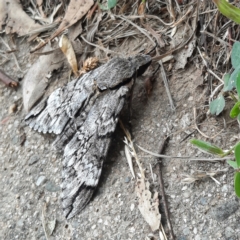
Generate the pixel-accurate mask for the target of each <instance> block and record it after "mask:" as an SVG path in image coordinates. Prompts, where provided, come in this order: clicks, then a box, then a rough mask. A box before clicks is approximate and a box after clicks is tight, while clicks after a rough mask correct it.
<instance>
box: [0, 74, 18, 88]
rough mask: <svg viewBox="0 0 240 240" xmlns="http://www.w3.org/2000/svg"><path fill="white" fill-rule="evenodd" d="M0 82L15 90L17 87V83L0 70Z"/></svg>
mask: <svg viewBox="0 0 240 240" xmlns="http://www.w3.org/2000/svg"><path fill="white" fill-rule="evenodd" d="M0 81H2V82H3V83H5V84H6V85H7V86H8V87H12V88H15V87H17V86H18V82H16V81H14V80H13V79H12V78H11V77H9V76H8V75H7V74H6V73H4V72H3V71H1V70H0Z"/></svg>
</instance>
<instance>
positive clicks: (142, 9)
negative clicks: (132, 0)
mask: <svg viewBox="0 0 240 240" xmlns="http://www.w3.org/2000/svg"><path fill="white" fill-rule="evenodd" d="M145 9H146V2H145V1H142V2H141V3H140V5H139V7H138V15H144V13H145Z"/></svg>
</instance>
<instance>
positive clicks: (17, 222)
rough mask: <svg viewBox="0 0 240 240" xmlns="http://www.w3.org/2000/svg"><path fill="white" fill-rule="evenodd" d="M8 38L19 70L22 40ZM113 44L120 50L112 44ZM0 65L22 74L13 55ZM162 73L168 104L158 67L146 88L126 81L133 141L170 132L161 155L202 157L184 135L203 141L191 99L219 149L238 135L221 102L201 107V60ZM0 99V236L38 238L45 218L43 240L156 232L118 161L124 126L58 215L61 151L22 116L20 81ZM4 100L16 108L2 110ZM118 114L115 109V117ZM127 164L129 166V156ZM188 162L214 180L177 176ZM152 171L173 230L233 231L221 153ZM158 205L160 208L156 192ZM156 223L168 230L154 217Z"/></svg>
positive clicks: (125, 238) (233, 204)
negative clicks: (81, 191)
mask: <svg viewBox="0 0 240 240" xmlns="http://www.w3.org/2000/svg"><path fill="white" fill-rule="evenodd" d="M133 46H134V45H133ZM17 47H18V48H19V49H21V51H20V52H17V53H16V56H17V59H18V62H19V63H20V66H21V68H22V69H24V71H27V70H28V69H29V68H30V66H31V64H32V63H33V61H34V59H32V58H30V55H29V45H27V43H25V42H22V41H20V40H18V41H17ZM129 49H131V46H129ZM121 50H122V51H124V50H123V49H119V50H118V51H119V52H121ZM125 53H126V54H130V52H125ZM2 69H3V70H4V71H5V72H6V73H7V74H8V75H10V76H11V77H12V78H14V79H19V80H20V79H21V78H22V77H23V76H24V74H25V73H22V72H20V71H19V70H18V69H17V67H16V64H15V62H14V60H11V61H8V62H7V63H6V64H4V65H3V66H2ZM68 71H69V67H68V65H67V64H65V65H64V67H63V68H62V69H60V70H58V71H57V73H55V74H53V76H52V82H51V85H50V87H49V89H48V90H47V91H48V92H51V91H52V90H53V89H55V88H56V87H58V86H61V85H63V84H64V83H66V82H67V79H68ZM167 75H168V78H169V88H170V92H171V95H172V97H173V100H174V103H175V110H172V109H171V107H170V104H169V100H168V97H167V94H166V90H165V87H164V84H163V81H162V77H161V72H160V71H159V72H158V73H157V76H156V81H155V83H154V87H153V90H152V93H151V94H150V95H146V93H145V89H144V77H140V78H138V79H137V80H136V86H135V89H134V94H133V100H132V104H131V106H132V116H131V130H132V135H133V136H134V142H135V143H136V144H138V145H140V146H142V147H144V148H145V149H148V150H150V151H153V152H157V151H158V148H159V146H160V145H161V143H162V141H163V139H164V137H165V136H166V135H170V141H169V142H168V145H167V147H166V150H165V154H166V155H171V156H192V157H200V156H201V157H206V158H208V157H209V155H207V154H204V153H201V152H200V151H199V150H197V149H195V148H193V147H192V146H191V144H190V143H189V140H190V139H191V138H198V139H203V140H206V138H205V137H204V136H203V135H201V134H200V133H199V132H198V131H197V130H196V128H195V119H194V113H193V112H194V111H193V109H194V108H196V110H197V115H198V116H201V117H202V119H201V121H200V120H199V119H197V120H198V121H200V123H201V125H200V129H201V131H202V132H203V133H205V134H206V135H209V136H211V137H213V136H215V135H216V134H218V135H217V136H215V137H214V138H212V139H210V140H209V139H208V141H211V142H212V143H214V144H216V145H218V146H221V147H223V148H225V149H229V148H230V146H233V145H234V144H235V142H236V141H237V139H239V128H238V126H237V123H236V122H235V123H231V122H230V120H229V119H228V117H227V114H228V110H226V111H225V112H224V113H223V114H222V115H220V116H219V117H214V116H211V115H210V114H208V112H207V111H208V106H204V105H206V104H208V102H205V101H206V99H207V97H206V96H207V89H208V86H207V85H204V84H203V82H204V80H203V77H202V76H201V69H199V68H198V67H197V65H195V64H194V62H193V61H191V62H190V61H189V62H188V64H187V65H186V67H185V68H184V69H181V70H176V71H174V70H173V71H171V72H167ZM0 103H1V104H0V121H1V123H0V156H1V158H0V162H1V165H0V176H1V177H0V188H1V191H0V229H1V230H0V239H7V240H8V239H38V240H39V239H40V240H44V239H46V236H45V233H44V227H43V225H44V224H45V223H46V224H48V226H49V228H51V226H52V228H53V233H52V235H51V236H49V237H48V238H49V239H86V240H90V239H98V240H100V239H104V240H107V239H109V240H110V239H111V240H112V239H114V240H115V239H116V240H117V239H122V240H130V239H132V240H133V239H159V233H153V232H152V231H151V228H150V227H149V226H148V224H147V223H146V222H145V220H144V219H143V217H142V216H141V213H140V212H139V210H138V200H137V198H136V194H135V192H134V188H135V180H134V179H132V176H131V173H130V170H129V167H128V164H127V161H126V157H125V154H124V144H123V137H124V135H123V132H122V130H121V128H120V127H119V126H118V127H117V130H116V133H115V134H114V136H113V139H112V145H111V147H110V150H109V154H108V157H107V159H106V161H105V164H104V168H103V172H102V176H101V180H100V183H99V186H98V189H97V191H96V193H95V195H94V197H93V198H92V200H91V202H90V203H89V204H88V205H87V207H86V208H85V209H84V210H83V211H82V212H81V213H80V214H79V215H77V216H76V217H74V218H73V219H71V220H69V221H67V220H66V219H65V218H64V216H63V212H62V209H61V202H60V194H61V189H60V183H61V167H62V165H61V159H62V155H61V154H59V153H57V152H55V151H54V150H53V148H52V146H51V143H52V142H53V139H54V136H51V135H42V134H39V133H37V132H34V131H32V130H31V129H29V127H27V126H26V125H25V124H24V121H23V119H24V116H25V115H26V112H24V110H23V108H22V85H21V82H20V86H19V88H18V89H16V90H14V89H11V88H7V87H5V86H4V85H1V88H0ZM14 104H15V105H16V106H17V111H16V112H14V113H9V108H12V106H13V105H14ZM126 114H127V111H123V113H122V118H123V119H125V118H126ZM125 122H126V121H125ZM224 122H225V123H227V128H224V124H225V123H224ZM222 129H223V131H222V132H221V130H222ZM136 149H137V152H138V156H139V158H140V159H141V162H142V164H143V166H144V168H145V170H146V174H147V178H148V179H149V181H150V182H151V183H152V184H151V187H152V188H154V189H156V190H158V191H159V187H158V186H159V184H158V181H157V180H156V179H157V178H155V179H152V176H151V170H150V166H151V167H152V169H153V172H154V174H153V176H155V177H156V176H157V175H158V172H157V171H156V162H157V160H156V159H155V158H154V157H152V156H150V155H148V154H146V153H144V152H142V151H140V150H139V149H138V148H137V147H136ZM134 168H135V171H136V173H138V168H137V165H136V164H135V163H134ZM198 170H199V171H203V172H212V171H219V174H218V175H216V176H215V177H214V178H215V179H216V180H217V181H218V183H216V182H215V181H214V180H213V179H212V178H210V177H206V178H204V179H203V180H200V181H195V182H193V183H190V184H186V183H184V182H183V180H184V178H186V177H185V175H193V174H194V172H195V171H198ZM222 170H224V171H222ZM162 172H163V179H164V186H165V191H166V197H167V201H168V206H169V211H170V217H171V221H172V226H173V230H174V234H175V236H176V239H178V240H188V239H195V240H208V239H229V240H230V239H231V240H234V239H238V236H239V233H240V229H239V220H240V212H239V200H238V199H237V198H236V196H235V193H234V189H233V177H234V171H233V170H232V168H230V167H229V166H228V164H227V163H226V162H225V161H217V162H207V161H191V160H180V159H170V160H169V159H163V163H162ZM160 198H161V197H160ZM160 205H161V209H162V202H161V200H160ZM162 222H163V226H164V228H165V229H166V230H165V231H166V233H167V235H168V234H169V232H168V227H167V224H166V219H165V217H164V216H163V219H162ZM46 231H48V229H47V230H46Z"/></svg>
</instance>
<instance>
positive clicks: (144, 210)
mask: <svg viewBox="0 0 240 240" xmlns="http://www.w3.org/2000/svg"><path fill="white" fill-rule="evenodd" d="M135 191H136V193H137V196H138V198H139V205H138V208H139V210H140V212H141V214H142V216H143V217H144V219H145V221H146V222H147V223H148V224H149V225H150V227H151V229H152V231H156V230H158V229H159V227H160V221H161V215H160V213H159V209H158V206H159V200H158V193H157V192H155V193H154V194H153V197H152V193H151V192H150V191H149V182H148V181H147V182H145V181H144V179H139V180H138V181H137V183H136V187H135Z"/></svg>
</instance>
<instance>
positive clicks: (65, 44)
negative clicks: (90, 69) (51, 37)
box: [59, 35, 79, 77]
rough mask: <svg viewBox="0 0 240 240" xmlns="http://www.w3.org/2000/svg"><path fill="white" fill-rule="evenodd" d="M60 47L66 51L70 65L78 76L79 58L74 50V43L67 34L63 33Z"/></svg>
mask: <svg viewBox="0 0 240 240" xmlns="http://www.w3.org/2000/svg"><path fill="white" fill-rule="evenodd" d="M59 47H60V49H61V50H62V52H63V53H64V55H65V57H66V58H67V60H68V63H69V65H70V66H71V68H72V70H73V72H74V74H75V76H76V77H77V76H78V75H79V74H78V66H77V59H76V55H75V52H74V50H73V47H72V44H71V42H70V41H69V39H68V38H67V36H66V35H62V36H61V38H60V41H59Z"/></svg>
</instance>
